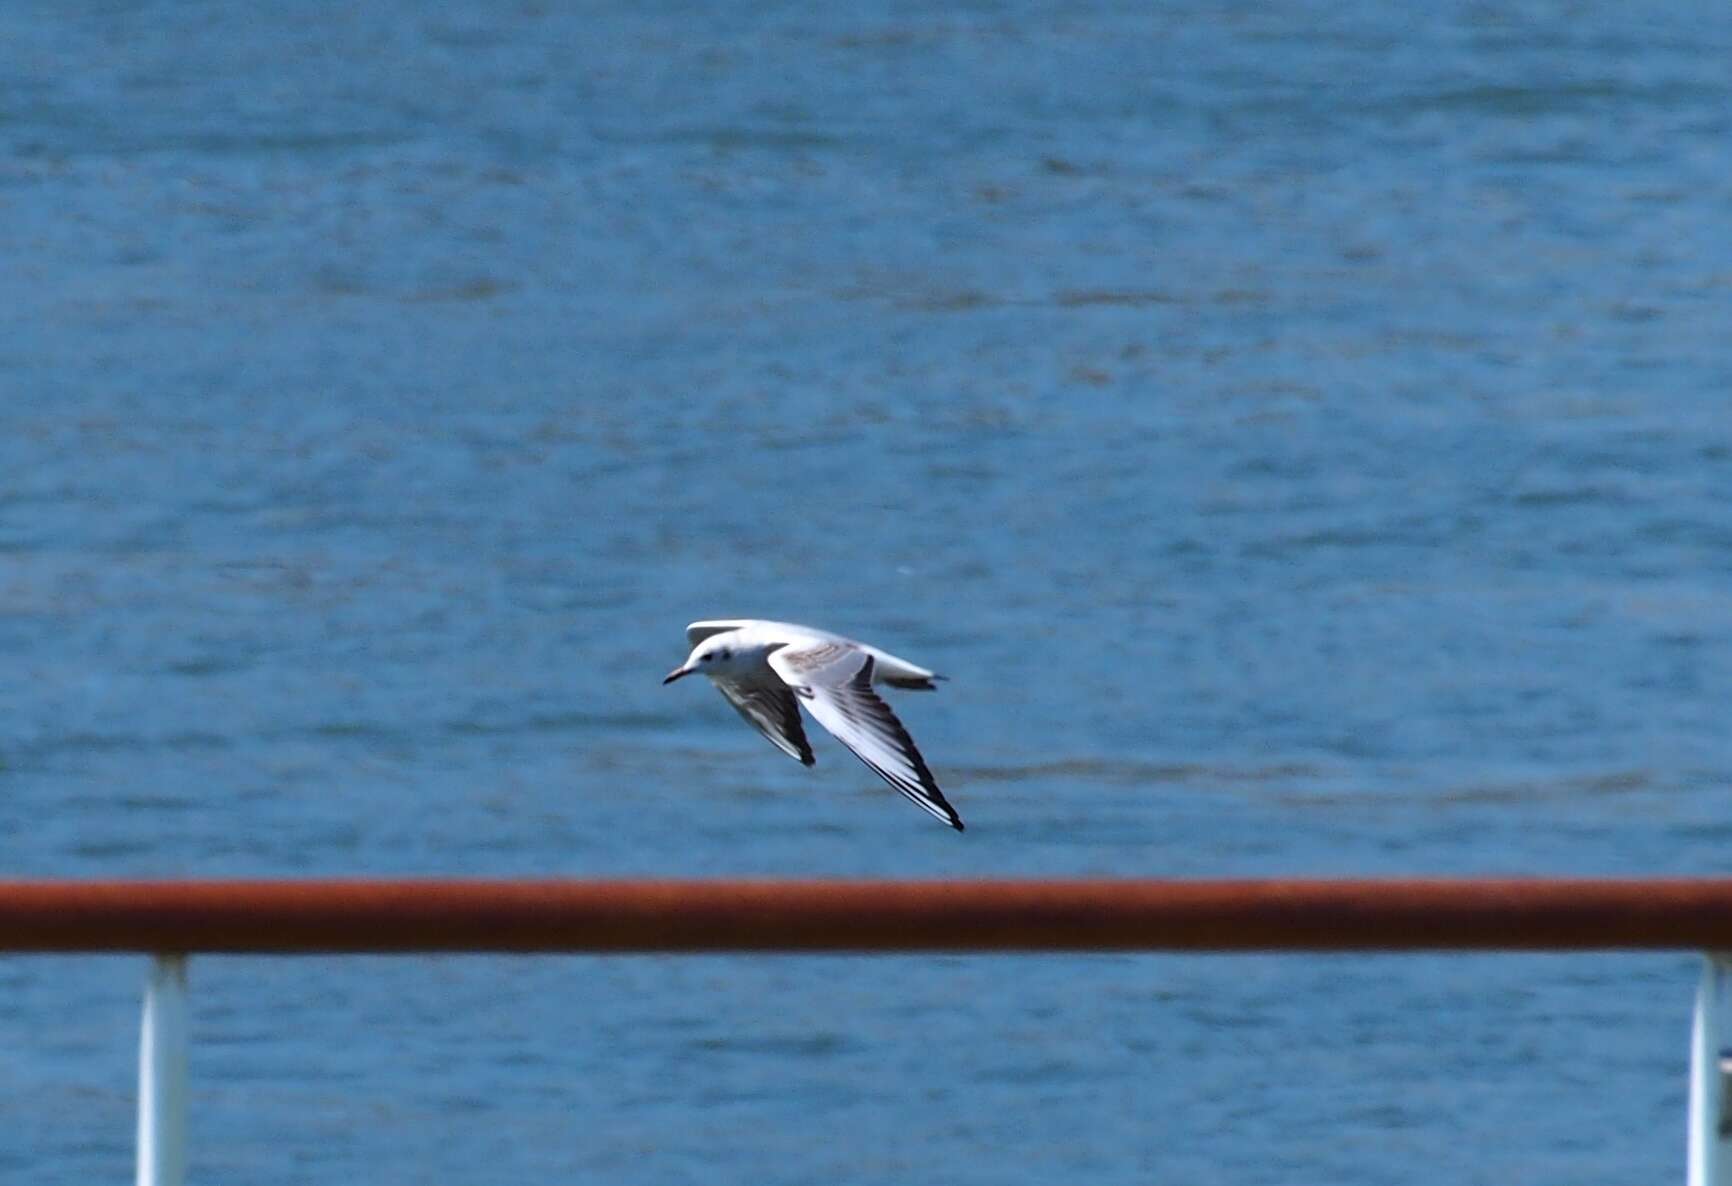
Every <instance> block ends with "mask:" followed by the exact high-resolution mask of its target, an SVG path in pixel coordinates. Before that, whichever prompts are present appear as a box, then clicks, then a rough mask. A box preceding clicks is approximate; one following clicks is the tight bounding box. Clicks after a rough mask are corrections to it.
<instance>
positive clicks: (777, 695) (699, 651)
mask: <svg viewBox="0 0 1732 1186" xmlns="http://www.w3.org/2000/svg"><path fill="white" fill-rule="evenodd" d="M686 639H687V641H689V642H690V643H691V647H692V652H691V654H690V655H689V656H688V657H687V659H686V661H685V663H683V664H681V665H680V666H679V667H676V668H674V669H673V670H672V671H670V672H669V673H668V675H667V678H666V679H664V680H663V681H662V682H663V683H669V684H671V683H673V682H674V681H675V680H677V679H680V678H682V677H684V676H687V675H692V674H695V673H702V674H703V675H707V676H709V677H710V682H711V683H713V684H715V686H716V690H717V691H719V692H720V693H721V694H722V695H723V696H724V697H726V699H727V701H728V703H729V704H731V705H733V706H734V709H735V711H737V712H738V713H739V714H740V716H741V717H743V718H744V719H745V720H746V722H747V723H748V724H750V725H751V726H752V727H753V728H754V729H756V730H758V732H759V733H762V734H763V735H764V737H765V739H767V740H768V741H769V742H770V744H771V745H774V746H775V747H776V748H777V749H779V750H781V751H782V752H783V753H785V754H787V755H788V756H789V757H791V758H793V759H795V760H796V761H798V762H800V763H801V764H802V765H806V766H810V765H812V763H813V762H814V761H815V760H816V759H815V758H814V757H813V755H812V747H811V745H810V744H809V743H808V742H807V741H806V733H805V730H804V729H803V728H802V727H801V724H800V706H801V705H802V704H804V705H805V708H806V711H807V712H809V713H811V714H812V716H813V718H814V719H816V720H817V721H818V723H819V724H821V725H823V726H824V728H826V729H828V730H829V731H830V732H831V734H833V735H834V736H835V738H836V740H838V741H840V742H841V743H842V744H843V745H845V746H847V747H848V748H849V750H851V751H853V753H854V756H855V757H857V758H859V759H860V760H861V761H862V762H864V763H866V765H867V766H869V767H871V769H872V771H873V773H875V774H877V775H878V777H880V778H882V779H883V780H884V781H885V782H887V783H889V784H890V785H891V786H893V787H895V788H896V789H897V790H898V791H900V792H901V793H902V794H903V795H905V796H907V797H908V798H909V799H911V800H912V801H913V802H914V803H915V804H917V805H918V806H919V807H920V808H921V809H922V810H924V811H926V812H927V813H929V814H931V815H933V816H935V817H936V818H938V819H940V820H943V821H944V822H945V823H947V824H949V825H950V826H951V827H953V828H955V829H956V830H957V831H959V832H960V831H962V817H961V816H959V815H957V814H956V809H955V808H953V807H952V806H951V805H950V803H949V801H947V800H946V799H945V798H944V793H943V792H942V791H940V790H939V789H938V783H937V782H936V781H935V780H934V779H933V777H932V771H930V770H929V769H927V767H926V760H925V759H924V758H922V757H921V756H920V751H919V750H918V749H916V748H915V746H914V739H913V738H912V737H910V736H909V735H908V730H907V729H905V728H903V726H902V722H901V721H900V720H898V719H897V718H896V714H895V713H893V712H891V711H890V706H889V705H888V704H886V703H884V701H883V700H882V699H880V698H879V696H878V694H877V693H876V692H874V691H873V690H872V688H873V685H875V684H882V685H888V686H889V687H893V688H919V689H924V690H930V689H933V688H936V687H937V686H938V684H937V681H938V680H941V679H943V678H944V677H943V676H941V675H939V674H938V673H937V672H934V671H931V670H928V669H927V668H925V667H921V666H920V665H919V664H917V663H910V662H909V661H908V660H906V659H900V658H898V657H896V656H895V655H892V654H890V653H889V652H888V651H881V650H879V649H878V648H877V647H872V646H867V645H866V644H865V643H862V642H855V641H854V640H853V639H851V638H844V637H842V636H841V635H840V634H832V633H830V632H829V631H828V630H816V629H814V628H812V627H810V626H797V625H795V624H793V623H792V622H770V621H764V620H762V619H758V618H718V619H714V620H710V621H703V622H693V623H692V624H691V625H690V626H687V627H686Z"/></svg>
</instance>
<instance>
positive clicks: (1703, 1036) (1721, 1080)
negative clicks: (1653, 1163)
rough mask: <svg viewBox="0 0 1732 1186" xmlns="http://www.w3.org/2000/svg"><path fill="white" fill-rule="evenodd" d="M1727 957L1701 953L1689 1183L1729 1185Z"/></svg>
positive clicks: (1731, 1129) (1693, 1051)
mask: <svg viewBox="0 0 1732 1186" xmlns="http://www.w3.org/2000/svg"><path fill="white" fill-rule="evenodd" d="M1727 972H1728V964H1727V957H1726V956H1724V955H1722V954H1720V953H1718V952H1705V953H1704V954H1703V956H1702V979H1701V981H1700V983H1698V985H1697V987H1696V1014H1695V1018H1694V1020H1693V1022H1692V1023H1691V1027H1690V1133H1689V1161H1688V1170H1689V1172H1688V1176H1687V1179H1686V1180H1687V1182H1688V1183H1689V1186H1732V1147H1729V1145H1728V1142H1727V1136H1728V1135H1732V1123H1729V1121H1732V1117H1729V1116H1728V1113H1727V1106H1728V1104H1729V1103H1732V1099H1729V1098H1728V1096H1727V1092H1726V1073H1727V1058H1726V1052H1725V1045H1724V1043H1725V1040H1726V1031H1725V1026H1724V1024H1723V1022H1724V1020H1725V1019H1724V1017H1723V1016H1722V1010H1723V1008H1724V1005H1725V999H1726V994H1725V988H1726V980H1727Z"/></svg>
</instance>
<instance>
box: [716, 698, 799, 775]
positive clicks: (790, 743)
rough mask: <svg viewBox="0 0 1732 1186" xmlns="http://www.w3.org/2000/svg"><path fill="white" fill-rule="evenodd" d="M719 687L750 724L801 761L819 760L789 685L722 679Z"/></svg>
mask: <svg viewBox="0 0 1732 1186" xmlns="http://www.w3.org/2000/svg"><path fill="white" fill-rule="evenodd" d="M716 691H718V692H720V693H721V694H722V695H723V697H725V698H726V699H727V702H728V703H729V704H731V705H733V706H734V711H736V712H738V713H739V714H740V716H741V717H743V718H744V719H745V721H746V723H747V724H749V725H751V726H752V728H754V729H756V730H757V731H758V732H760V733H762V734H763V735H764V736H765V737H766V738H768V739H769V742H770V744H771V745H773V746H775V747H776V748H777V749H779V750H781V751H782V752H783V753H785V754H787V755H788V756H789V757H790V758H793V759H794V760H795V761H797V762H799V763H800V765H802V766H810V765H811V764H812V763H813V762H815V761H816V760H817V759H816V758H814V757H813V756H812V744H811V743H810V742H809V741H807V740H806V730H805V729H804V728H803V727H802V726H801V724H800V707H799V705H798V704H797V703H796V702H795V700H794V693H793V692H791V691H789V690H788V689H787V688H786V687H776V686H773V685H770V684H731V683H723V682H721V681H719V680H718V681H716Z"/></svg>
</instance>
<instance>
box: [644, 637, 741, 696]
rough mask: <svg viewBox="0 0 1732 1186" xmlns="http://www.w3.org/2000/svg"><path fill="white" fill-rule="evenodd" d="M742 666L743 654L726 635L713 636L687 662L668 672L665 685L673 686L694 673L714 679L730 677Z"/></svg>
mask: <svg viewBox="0 0 1732 1186" xmlns="http://www.w3.org/2000/svg"><path fill="white" fill-rule="evenodd" d="M740 665H741V652H740V650H739V649H738V648H737V647H735V646H734V644H733V643H732V642H731V641H730V640H729V639H728V636H727V635H726V634H712V635H710V637H708V638H706V639H704V641H702V642H700V643H699V644H698V645H697V646H695V647H693V648H692V653H691V654H690V655H688V656H687V657H686V661H685V662H684V663H682V664H680V665H679V666H678V667H676V668H674V669H673V670H672V671H670V672H668V674H667V678H665V679H664V680H662V683H664V684H671V683H673V682H674V681H675V680H677V679H679V678H681V677H682V676H687V675H691V674H692V673H693V672H702V673H703V674H704V675H707V676H711V677H712V678H713V677H715V676H719V675H729V674H731V673H732V672H733V671H734V670H735V669H736V668H737V667H739V666H740Z"/></svg>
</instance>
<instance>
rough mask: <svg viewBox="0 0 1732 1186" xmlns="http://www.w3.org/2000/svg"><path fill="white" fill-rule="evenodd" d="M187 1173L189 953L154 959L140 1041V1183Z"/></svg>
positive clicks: (176, 1184)
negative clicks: (187, 1002) (187, 981)
mask: <svg viewBox="0 0 1732 1186" xmlns="http://www.w3.org/2000/svg"><path fill="white" fill-rule="evenodd" d="M185 1178H186V956H184V955H158V956H155V957H153V958H152V959H151V962H150V978H149V979H148V980H147V981H146V982H145V986H144V1023H143V1026H142V1028H141V1032H140V1034H139V1041H138V1177H137V1186H181V1184H182V1182H183V1181H184V1180H185Z"/></svg>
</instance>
